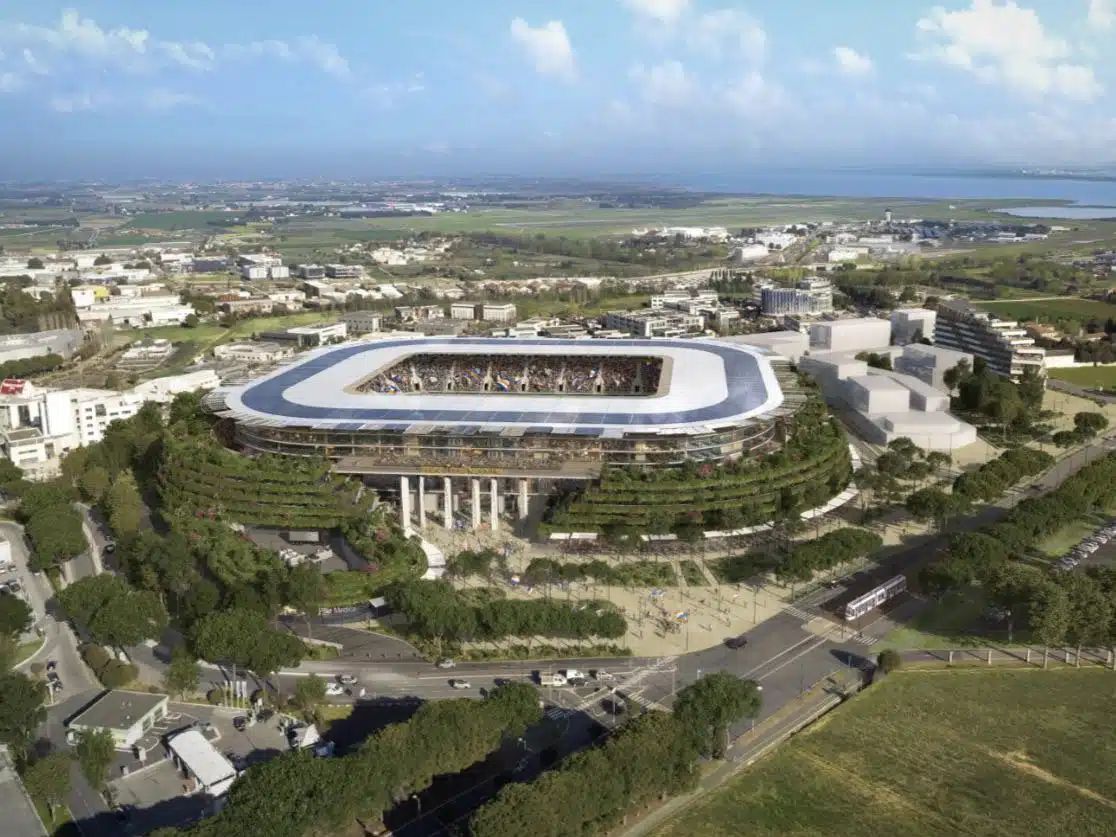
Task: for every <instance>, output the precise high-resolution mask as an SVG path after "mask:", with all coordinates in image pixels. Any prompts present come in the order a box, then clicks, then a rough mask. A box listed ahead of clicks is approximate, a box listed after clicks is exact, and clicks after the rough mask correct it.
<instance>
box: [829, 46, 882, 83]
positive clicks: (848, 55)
mask: <svg viewBox="0 0 1116 837" xmlns="http://www.w3.org/2000/svg"><path fill="white" fill-rule="evenodd" d="M833 58H834V59H835V60H836V61H837V70H838V72H840V73H842V74H844V75H846V76H865V75H868V74H869V73H871V72H872V68H873V64H872V59H871V58H869V57H868V56H867V55H862V54H861V53H859V52H857V51H856V50H855V49H853V48H852V47H847V46H838V47H834V48H833Z"/></svg>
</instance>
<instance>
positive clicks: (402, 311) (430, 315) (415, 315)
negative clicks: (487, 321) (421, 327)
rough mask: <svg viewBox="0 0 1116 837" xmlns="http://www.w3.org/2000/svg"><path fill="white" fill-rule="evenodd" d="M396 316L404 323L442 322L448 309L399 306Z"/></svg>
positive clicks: (436, 306)
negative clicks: (420, 321) (421, 321)
mask: <svg viewBox="0 0 1116 837" xmlns="http://www.w3.org/2000/svg"><path fill="white" fill-rule="evenodd" d="M395 316H396V318H397V319H399V320H402V321H403V322H408V321H418V320H440V319H443V318H444V317H445V316H446V309H445V308H443V307H442V306H441V305H398V306H396V308H395ZM470 319H471V317H470Z"/></svg>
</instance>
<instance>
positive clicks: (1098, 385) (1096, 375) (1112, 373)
mask: <svg viewBox="0 0 1116 837" xmlns="http://www.w3.org/2000/svg"><path fill="white" fill-rule="evenodd" d="M1047 374H1048V375H1049V376H1050V377H1051V378H1057V379H1058V380H1060V381H1067V382H1069V383H1071V384H1076V385H1077V386H1079V387H1086V388H1089V389H1113V388H1116V366H1081V367H1078V368H1075V369H1051V370H1050V371H1049V372H1047Z"/></svg>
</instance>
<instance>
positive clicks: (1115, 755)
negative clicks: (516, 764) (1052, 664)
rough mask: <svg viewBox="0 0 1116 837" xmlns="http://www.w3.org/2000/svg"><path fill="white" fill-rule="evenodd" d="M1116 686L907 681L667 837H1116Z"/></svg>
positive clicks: (899, 678)
mask: <svg viewBox="0 0 1116 837" xmlns="http://www.w3.org/2000/svg"><path fill="white" fill-rule="evenodd" d="M1114 697H1116V675H1114V674H1113V673H1112V672H1111V671H1103V670H1081V671H1073V670H1064V671H1040V670H1025V671H1020V670H1014V671H988V670H967V671H947V672H933V673H906V674H904V673H900V674H897V675H892V676H891V677H890V678H889V679H888V680H887V681H886V682H885V683H883V684H880V685H879V686H874V687H872V688H871V689H870V690H869V691H868V692H867V693H865V694H863V695H860V696H859V697H857V698H855V699H854V700H852V701H851V702H850V703H848V704H846V705H845V706H844V707H842V708H839V709H837V710H835V711H834V713H833V714H832V715H830V716H829V717H828V718H827V719H826V720H825V721H823V722H821V723H819V724H818V725H816V726H815V727H814V728H812V729H811V730H809V731H808V732H806V733H804V734H802V735H799V736H797V737H796V738H794V739H792V740H791V741H790V742H788V743H785V744H783V745H782V746H780V748H779V749H778V750H776V751H775V753H774V754H773V755H771V756H769V757H768V758H766V759H764V760H763V761H761V762H760V763H758V764H757V765H755V766H754V767H751V768H748V769H746V770H744V771H743V772H742V773H740V774H738V775H737V776H736V777H734V778H733V779H731V780H730V781H729V783H728V784H726V785H725V786H723V787H721V788H719V789H717V790H715V791H712V792H710V793H709V794H707V795H706V796H704V797H702V798H701V799H699V800H698V801H697V802H696V803H695V804H694V805H692V806H691V807H689V808H687V809H686V810H685V811H684V812H682V813H681V814H679V815H678V816H676V817H674V818H673V819H672V820H670V821H669V822H668V823H667V824H666V825H665V826H663V827H662V828H660V829H659V830H658V831H656V832H655V834H656V835H657V837H715V836H716V837H721V835H724V837H729V835H731V836H732V837H736V835H748V837H762V836H763V835H770V837H775V835H788V834H793V835H826V836H827V837H842V836H843V835H848V837H861V835H865V834H871V835H881V837H882V836H883V835H888V836H889V837H890V835H918V837H924V835H953V834H974V835H976V834H979V835H985V837H994V835H1004V837H1021V836H1022V835H1042V836H1043V837H1063V836H1064V837H1085V836H1086V835H1111V834H1113V833H1114V831H1116V729H1114V728H1113V725H1112V718H1111V707H1112V702H1113V698H1114Z"/></svg>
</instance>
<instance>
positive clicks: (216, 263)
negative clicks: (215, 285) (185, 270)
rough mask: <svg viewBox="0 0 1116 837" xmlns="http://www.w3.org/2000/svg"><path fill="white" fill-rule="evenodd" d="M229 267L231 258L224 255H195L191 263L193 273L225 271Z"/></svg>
mask: <svg viewBox="0 0 1116 837" xmlns="http://www.w3.org/2000/svg"><path fill="white" fill-rule="evenodd" d="M228 269H229V260H228V259H226V258H224V257H223V256H216V257H215V256H195V257H194V261H193V264H191V265H190V272H191V273H224V272H225V271H226V270H228Z"/></svg>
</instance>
